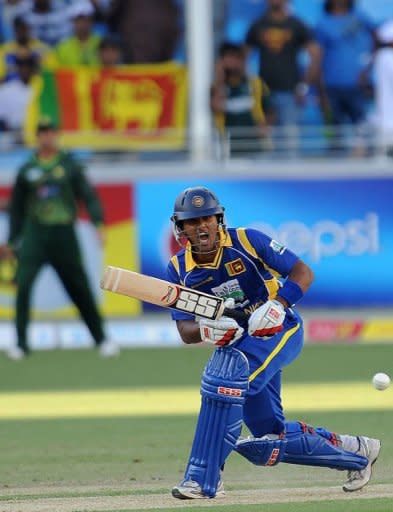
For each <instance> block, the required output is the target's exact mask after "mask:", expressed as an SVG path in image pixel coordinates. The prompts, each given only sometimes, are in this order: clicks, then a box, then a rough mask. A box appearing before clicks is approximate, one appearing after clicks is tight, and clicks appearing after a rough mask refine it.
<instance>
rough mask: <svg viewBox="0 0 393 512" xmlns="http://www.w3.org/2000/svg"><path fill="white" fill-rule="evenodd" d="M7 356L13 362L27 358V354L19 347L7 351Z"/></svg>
mask: <svg viewBox="0 0 393 512" xmlns="http://www.w3.org/2000/svg"><path fill="white" fill-rule="evenodd" d="M5 354H6V356H7V357H8V359H12V361H21V360H22V359H25V357H26V352H25V351H24V350H22V349H21V348H20V347H18V346H17V345H15V346H13V347H10V348H9V349H7V350H6V352H5Z"/></svg>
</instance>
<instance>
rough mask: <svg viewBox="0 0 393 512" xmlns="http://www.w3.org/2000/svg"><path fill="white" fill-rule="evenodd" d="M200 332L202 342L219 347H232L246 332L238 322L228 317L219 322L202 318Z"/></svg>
mask: <svg viewBox="0 0 393 512" xmlns="http://www.w3.org/2000/svg"><path fill="white" fill-rule="evenodd" d="M199 330H200V332H201V339H202V341H206V342H207V343H211V344H213V345H217V346H219V347H225V346H226V345H232V343H235V341H237V340H238V339H239V338H240V337H241V336H242V334H243V332H244V329H243V327H240V325H239V324H238V323H237V322H236V320H233V318H228V317H226V316H222V317H221V318H220V319H219V320H208V319H207V318H202V319H201V320H200V321H199Z"/></svg>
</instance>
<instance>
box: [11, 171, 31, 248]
mask: <svg viewBox="0 0 393 512" xmlns="http://www.w3.org/2000/svg"><path fill="white" fill-rule="evenodd" d="M26 194H27V191H26V183H25V181H24V179H23V175H22V173H21V171H20V172H19V173H18V176H17V178H16V181H15V184H14V186H13V188H12V192H11V198H10V202H9V207H8V212H9V219H10V220H9V232H8V244H9V245H10V246H11V247H15V245H17V244H18V242H19V239H20V236H21V233H22V228H23V223H24V220H25V206H26Z"/></svg>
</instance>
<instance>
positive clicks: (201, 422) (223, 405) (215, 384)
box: [184, 347, 249, 498]
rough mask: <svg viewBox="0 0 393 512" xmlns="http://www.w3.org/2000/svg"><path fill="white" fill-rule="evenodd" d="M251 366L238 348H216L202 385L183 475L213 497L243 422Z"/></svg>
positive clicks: (207, 366)
mask: <svg viewBox="0 0 393 512" xmlns="http://www.w3.org/2000/svg"><path fill="white" fill-rule="evenodd" d="M248 374H249V367H248V361H247V358H246V357H245V355H244V354H243V353H242V352H240V351H239V350H237V349H235V348H230V347H223V348H219V349H217V350H216V351H215V352H214V353H213V355H212V357H211V358H210V360H209V362H208V363H207V365H206V368H205V371H204V373H203V377H202V382H201V395H202V402H201V409H200V412H199V417H198V423H197V426H196V430H195V435H194V441H193V445H192V448H191V454H190V458H189V462H188V466H187V469H186V473H185V476H184V479H185V480H194V481H196V482H198V483H199V485H200V486H201V489H202V492H203V493H204V494H205V495H206V496H210V497H212V498H213V497H214V496H215V494H216V491H217V485H218V482H219V478H220V468H221V466H222V465H223V464H224V462H225V460H226V458H227V457H228V455H229V454H230V453H231V451H232V450H233V449H234V448H235V445H236V441H237V439H238V437H239V435H240V432H241V428H242V421H243V405H244V401H245V395H246V392H247V390H248Z"/></svg>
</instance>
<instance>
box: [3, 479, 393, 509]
mask: <svg viewBox="0 0 393 512" xmlns="http://www.w3.org/2000/svg"><path fill="white" fill-rule="evenodd" d="M91 491H92V492H91V494H92V496H84V497H76V496H72V493H73V492H75V493H78V492H80V488H74V489H73V488H71V487H61V488H53V487H51V488H48V489H47V494H46V493H45V491H44V490H43V489H40V494H34V491H33V489H18V498H17V499H15V498H14V499H13V497H12V494H11V492H10V491H6V492H4V491H3V492H2V495H3V500H2V501H1V502H0V512H54V511H56V512H82V511H83V512H88V511H90V512H93V511H94V512H99V511H109V510H151V509H163V508H171V507H172V508H179V509H181V508H184V509H186V508H188V507H190V506H195V505H198V506H201V507H211V506H217V505H221V506H222V505H247V504H249V505H252V504H266V503H288V502H303V501H334V500H349V501H350V500H352V499H354V498H356V499H372V498H392V499H393V484H379V485H370V486H369V487H367V488H366V489H364V490H363V491H361V492H358V493H354V494H346V493H344V492H342V491H341V490H340V489H339V488H338V487H312V488H293V489H282V490H280V491H279V492H278V491H277V490H274V491H268V490H266V489H264V490H237V491H228V492H227V495H226V497H225V498H220V499H217V500H206V501H202V500H201V501H197V502H196V501H194V500H190V501H177V500H175V499H173V498H172V497H171V496H170V495H169V494H168V493H165V494H145V495H143V494H141V495H138V496H135V495H131V496H130V495H128V496H108V495H106V496H105V495H100V496H94V494H95V492H94V490H93V489H92V490H91ZM96 491H97V489H96ZM35 492H37V489H35ZM57 492H58V493H64V494H68V493H69V494H70V495H71V496H68V497H62V498H59V497H48V495H50V494H56V493H57ZM42 494H44V495H45V497H43V496H42ZM7 495H8V496H7ZM23 495H25V496H26V497H23ZM8 497H9V499H8Z"/></svg>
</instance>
